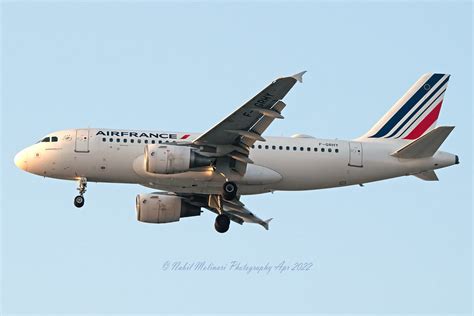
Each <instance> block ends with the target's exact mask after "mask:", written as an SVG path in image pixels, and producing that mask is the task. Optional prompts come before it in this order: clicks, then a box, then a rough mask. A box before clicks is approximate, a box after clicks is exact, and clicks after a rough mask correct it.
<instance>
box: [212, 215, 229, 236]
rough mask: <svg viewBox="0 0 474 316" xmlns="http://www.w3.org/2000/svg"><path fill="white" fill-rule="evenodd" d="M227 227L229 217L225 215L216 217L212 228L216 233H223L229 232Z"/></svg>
mask: <svg viewBox="0 0 474 316" xmlns="http://www.w3.org/2000/svg"><path fill="white" fill-rule="evenodd" d="M229 226H230V219H229V216H227V215H225V214H219V215H217V217H216V221H215V223H214V228H215V229H216V231H217V232H219V233H225V232H226V231H228V230H229Z"/></svg>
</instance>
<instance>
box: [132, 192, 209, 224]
mask: <svg viewBox="0 0 474 316" xmlns="http://www.w3.org/2000/svg"><path fill="white" fill-rule="evenodd" d="M136 211H137V220H139V221H140V222H145V223H170V222H177V221H179V219H180V218H181V217H189V216H199V215H201V208H200V207H199V206H195V205H192V204H190V203H188V202H186V201H185V200H184V199H183V198H181V197H179V196H176V195H167V194H160V193H150V194H138V195H137V198H136Z"/></svg>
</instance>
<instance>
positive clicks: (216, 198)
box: [209, 181, 237, 233]
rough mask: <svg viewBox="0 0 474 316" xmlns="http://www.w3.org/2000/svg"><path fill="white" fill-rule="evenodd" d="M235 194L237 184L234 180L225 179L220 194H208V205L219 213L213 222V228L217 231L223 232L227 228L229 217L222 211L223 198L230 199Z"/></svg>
mask: <svg viewBox="0 0 474 316" xmlns="http://www.w3.org/2000/svg"><path fill="white" fill-rule="evenodd" d="M236 196H237V185H236V184H235V183H234V182H230V181H227V182H226V183H224V185H223V186H222V194H220V195H219V194H215V195H210V196H209V206H210V207H212V208H214V209H215V210H216V211H217V213H218V214H219V215H217V217H216V221H215V222H214V228H215V229H216V231H217V232H219V233H225V232H226V231H228V230H229V226H230V218H229V216H228V215H227V214H225V213H224V211H223V200H226V201H232V200H234V199H235V197H236Z"/></svg>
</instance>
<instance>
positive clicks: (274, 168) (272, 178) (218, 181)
mask: <svg viewBox="0 0 474 316" xmlns="http://www.w3.org/2000/svg"><path fill="white" fill-rule="evenodd" d="M198 135H199V134H192V133H170V132H149V131H128V130H110V129H92V128H91V129H77V130H76V129H71V130H64V131H59V132H55V133H51V134H49V135H48V136H49V137H50V140H51V139H52V137H57V141H54V142H53V141H49V142H38V143H36V144H35V145H32V146H30V147H28V148H26V149H24V150H22V151H21V152H20V153H18V154H17V156H16V157H15V163H16V165H17V166H18V167H19V168H21V169H23V170H25V171H28V172H30V173H34V174H37V175H40V176H44V177H51V178H59V179H68V180H77V179H79V178H81V177H85V178H87V180H88V181H89V182H111V183H136V184H141V185H144V186H147V187H151V188H155V189H159V190H165V191H172V192H183V193H219V192H220V190H221V186H222V184H223V183H224V182H225V180H226V178H228V179H231V180H232V181H235V182H236V183H238V185H239V193H240V194H257V193H264V192H271V191H276V190H313V189H322V188H331V187H339V186H346V185H353V184H361V183H366V182H371V181H377V180H383V179H388V178H394V177H399V176H403V175H410V174H416V173H420V172H423V171H427V170H433V169H438V168H443V167H447V166H450V165H453V164H455V163H456V156H455V155H452V154H449V153H445V152H441V151H438V152H437V153H436V154H435V155H434V156H432V157H429V158H421V159H399V158H396V157H393V156H391V154H392V153H393V152H394V151H396V150H397V149H399V148H400V147H401V146H402V145H404V144H406V143H401V142H395V141H390V142H387V141H368V140H353V141H344V140H327V139H317V138H312V137H266V142H256V143H255V145H254V146H253V147H252V148H251V150H250V156H249V158H250V159H251V160H252V161H253V162H254V163H253V164H248V165H247V171H246V173H245V175H244V176H243V177H241V176H237V175H234V174H228V175H222V174H220V173H217V172H214V171H213V170H212V168H204V169H203V168H199V169H196V170H194V171H188V172H183V173H177V174H166V175H165V174H161V175H160V174H151V173H148V172H146V171H145V170H144V164H143V161H144V147H145V146H146V145H147V144H152V143H155V144H159V143H162V144H167V143H169V144H172V143H173V142H176V143H189V142H192V140H193V139H195V137H197V136H198Z"/></svg>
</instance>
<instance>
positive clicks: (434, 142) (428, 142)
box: [392, 126, 454, 159]
mask: <svg viewBox="0 0 474 316" xmlns="http://www.w3.org/2000/svg"><path fill="white" fill-rule="evenodd" d="M453 129H454V126H440V127H437V128H435V129H433V130H432V131H430V132H428V133H426V134H425V135H423V136H421V137H420V138H418V139H416V140H414V141H412V142H411V143H409V144H408V145H406V146H405V147H403V148H401V149H399V150H397V151H396V152H394V153H393V154H392V156H394V157H397V158H403V159H416V158H426V157H431V156H433V155H434V154H435V153H436V151H437V150H438V149H439V147H440V146H441V144H442V143H443V142H444V141H445V140H446V138H447V137H448V135H449V134H450V133H451V131H452V130H453Z"/></svg>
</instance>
